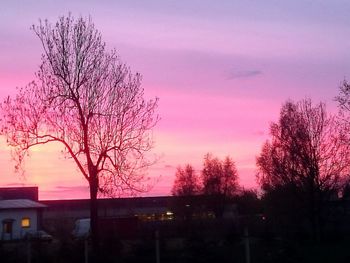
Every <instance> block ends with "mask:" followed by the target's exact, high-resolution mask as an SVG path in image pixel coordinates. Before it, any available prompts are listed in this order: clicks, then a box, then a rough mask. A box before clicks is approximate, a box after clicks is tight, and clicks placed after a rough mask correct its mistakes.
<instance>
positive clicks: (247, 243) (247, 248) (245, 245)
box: [244, 226, 250, 263]
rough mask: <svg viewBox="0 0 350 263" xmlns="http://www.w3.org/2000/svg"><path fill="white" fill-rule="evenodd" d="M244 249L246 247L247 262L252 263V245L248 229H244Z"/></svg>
mask: <svg viewBox="0 0 350 263" xmlns="http://www.w3.org/2000/svg"><path fill="white" fill-rule="evenodd" d="M244 247H245V262H246V263H250V245H249V233H248V227H247V226H246V227H244Z"/></svg>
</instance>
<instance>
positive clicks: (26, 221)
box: [21, 217, 30, 227]
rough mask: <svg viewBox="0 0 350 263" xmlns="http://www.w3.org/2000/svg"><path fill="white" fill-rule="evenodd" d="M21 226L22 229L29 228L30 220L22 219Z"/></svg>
mask: <svg viewBox="0 0 350 263" xmlns="http://www.w3.org/2000/svg"><path fill="white" fill-rule="evenodd" d="M21 226H22V227H30V218H28V217H24V218H22V221H21Z"/></svg>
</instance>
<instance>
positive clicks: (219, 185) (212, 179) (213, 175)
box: [201, 153, 238, 197]
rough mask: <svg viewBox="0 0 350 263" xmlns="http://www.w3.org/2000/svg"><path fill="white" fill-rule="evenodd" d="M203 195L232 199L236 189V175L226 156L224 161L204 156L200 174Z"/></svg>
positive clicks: (232, 164) (233, 166)
mask: <svg viewBox="0 0 350 263" xmlns="http://www.w3.org/2000/svg"><path fill="white" fill-rule="evenodd" d="M201 178H202V185H203V190H202V192H203V194H206V195H222V196H226V197H232V196H233V195H234V194H235V193H236V191H237V189H238V173H237V169H236V166H235V163H234V162H233V160H232V159H231V158H230V157H229V156H227V157H226V158H225V159H224V161H221V160H219V159H218V158H216V157H213V156H212V155H211V154H210V153H208V154H206V155H205V156H204V164H203V170H202V174H201Z"/></svg>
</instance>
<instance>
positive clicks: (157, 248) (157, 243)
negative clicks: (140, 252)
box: [155, 230, 160, 263]
mask: <svg viewBox="0 0 350 263" xmlns="http://www.w3.org/2000/svg"><path fill="white" fill-rule="evenodd" d="M155 236H156V263H160V251H159V230H156V233H155Z"/></svg>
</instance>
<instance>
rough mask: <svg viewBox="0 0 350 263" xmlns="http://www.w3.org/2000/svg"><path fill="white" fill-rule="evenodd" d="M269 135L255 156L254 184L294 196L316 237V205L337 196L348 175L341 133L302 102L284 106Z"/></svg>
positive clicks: (327, 117)
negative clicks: (304, 211) (303, 209)
mask: <svg viewBox="0 0 350 263" xmlns="http://www.w3.org/2000/svg"><path fill="white" fill-rule="evenodd" d="M270 134H271V139H270V140H268V141H267V142H266V143H265V144H264V146H263V148H262V151H261V154H260V155H259V156H258V157H257V167H258V181H259V183H260V185H261V186H262V188H263V190H264V191H265V192H271V191H274V190H276V189H282V188H284V189H288V192H289V193H294V194H295V195H297V196H298V198H299V200H297V199H295V202H298V201H299V202H302V203H304V204H305V205H306V210H307V211H308V212H309V213H310V214H309V217H310V219H311V221H312V224H313V227H314V234H317V231H316V230H317V227H318V217H319V215H320V209H321V207H320V205H321V202H322V201H323V200H327V199H329V198H330V196H331V195H333V194H337V193H338V191H339V190H340V188H341V184H342V182H343V180H342V179H343V178H344V177H346V176H348V174H349V168H350V163H349V161H350V155H349V150H350V149H349V146H348V145H345V144H344V143H343V134H342V131H341V129H340V127H339V125H337V123H336V122H335V118H334V117H333V116H330V115H328V114H327V112H326V109H325V105H324V104H323V103H319V104H317V105H315V106H314V105H312V102H311V100H310V99H305V100H303V101H300V102H297V103H294V102H290V101H289V102H286V103H285V104H284V105H283V106H282V109H281V113H280V119H279V121H278V122H277V123H272V124H271V126H270ZM285 192H286V191H285ZM285 206H286V204H285Z"/></svg>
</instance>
